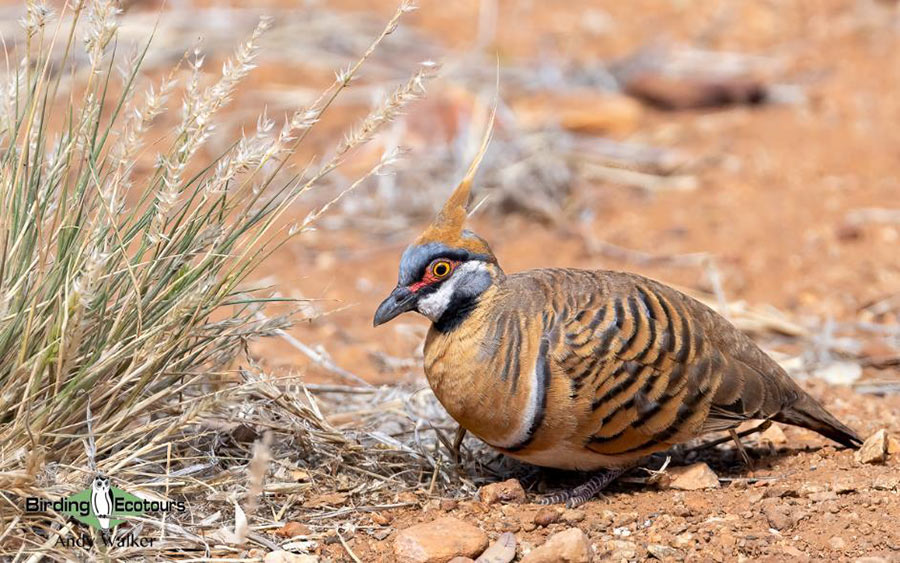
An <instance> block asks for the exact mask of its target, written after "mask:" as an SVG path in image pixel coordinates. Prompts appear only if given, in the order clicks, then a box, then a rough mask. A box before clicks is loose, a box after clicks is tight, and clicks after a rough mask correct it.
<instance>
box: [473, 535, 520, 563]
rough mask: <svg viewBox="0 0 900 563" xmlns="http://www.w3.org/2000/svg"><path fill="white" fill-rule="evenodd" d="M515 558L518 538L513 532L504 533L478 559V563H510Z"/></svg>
mask: <svg viewBox="0 0 900 563" xmlns="http://www.w3.org/2000/svg"><path fill="white" fill-rule="evenodd" d="M515 558H516V536H515V534H513V533H512V532H504V533H502V534H500V537H499V538H497V541H495V542H494V543H492V544H491V546H490V547H489V548H487V549H486V550H485V551H484V553H482V554H481V555H480V556H479V557H478V559H477V560H476V563H509V562H510V561H512V560H513V559H515Z"/></svg>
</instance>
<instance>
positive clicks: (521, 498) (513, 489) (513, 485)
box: [478, 479, 525, 504]
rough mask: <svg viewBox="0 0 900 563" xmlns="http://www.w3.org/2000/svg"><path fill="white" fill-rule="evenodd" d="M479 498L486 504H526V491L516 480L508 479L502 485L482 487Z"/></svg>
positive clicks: (492, 484) (493, 484) (495, 484)
mask: <svg viewBox="0 0 900 563" xmlns="http://www.w3.org/2000/svg"><path fill="white" fill-rule="evenodd" d="M478 498H479V499H480V500H481V502H483V503H485V504H495V503H498V502H512V503H516V504H521V503H523V502H525V489H523V488H522V484H521V483H519V481H518V480H516V479H507V480H506V481H502V482H500V483H491V484H490V485H485V486H483V487H481V489H480V490H479V491H478Z"/></svg>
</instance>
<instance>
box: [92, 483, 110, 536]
mask: <svg viewBox="0 0 900 563" xmlns="http://www.w3.org/2000/svg"><path fill="white" fill-rule="evenodd" d="M91 511H92V512H93V513H94V516H96V517H97V521H98V522H100V527H101V528H102V529H103V530H108V529H109V517H110V515H111V514H112V512H113V492H112V490H111V489H110V485H109V477H107V476H105V475H102V474H98V475H97V476H96V477H94V481H93V482H92V483H91Z"/></svg>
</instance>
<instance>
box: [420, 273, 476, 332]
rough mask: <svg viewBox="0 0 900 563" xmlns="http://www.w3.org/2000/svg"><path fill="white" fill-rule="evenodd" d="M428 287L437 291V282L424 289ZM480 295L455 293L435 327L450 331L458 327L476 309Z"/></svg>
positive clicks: (441, 330)
mask: <svg viewBox="0 0 900 563" xmlns="http://www.w3.org/2000/svg"><path fill="white" fill-rule="evenodd" d="M426 289H428V290H429V293H430V292H432V291H436V290H437V284H435V285H433V286H431V287H424V288H422V291H424V290H426ZM478 297H479V296H478V295H459V294H456V295H454V296H453V297H452V298H451V299H450V304H449V305H447V309H446V310H445V311H444V314H443V315H441V318H439V319H438V320H437V321H436V322H435V323H434V324H433V325H432V326H434V329H435V330H436V331H438V332H450V331H451V330H453V329H455V328H456V327H458V326H459V325H460V324H462V322H463V321H464V320H466V317H468V316H469V314H470V313H471V312H472V311H474V310H475V306H476V305H478Z"/></svg>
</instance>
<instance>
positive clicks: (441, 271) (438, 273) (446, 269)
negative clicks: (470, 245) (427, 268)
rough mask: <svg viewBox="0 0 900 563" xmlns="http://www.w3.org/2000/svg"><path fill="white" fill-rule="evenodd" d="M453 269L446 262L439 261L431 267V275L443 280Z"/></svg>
mask: <svg viewBox="0 0 900 563" xmlns="http://www.w3.org/2000/svg"><path fill="white" fill-rule="evenodd" d="M452 269H453V265H452V264H450V262H448V261H446V260H439V261H437V262H435V263H434V265H433V266H431V273H432V274H434V277H436V278H443V277H445V276H446V275H447V274H449V273H450V271H451V270H452Z"/></svg>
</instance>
